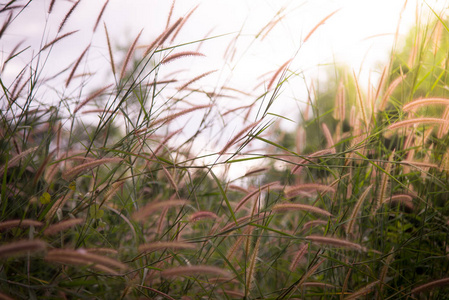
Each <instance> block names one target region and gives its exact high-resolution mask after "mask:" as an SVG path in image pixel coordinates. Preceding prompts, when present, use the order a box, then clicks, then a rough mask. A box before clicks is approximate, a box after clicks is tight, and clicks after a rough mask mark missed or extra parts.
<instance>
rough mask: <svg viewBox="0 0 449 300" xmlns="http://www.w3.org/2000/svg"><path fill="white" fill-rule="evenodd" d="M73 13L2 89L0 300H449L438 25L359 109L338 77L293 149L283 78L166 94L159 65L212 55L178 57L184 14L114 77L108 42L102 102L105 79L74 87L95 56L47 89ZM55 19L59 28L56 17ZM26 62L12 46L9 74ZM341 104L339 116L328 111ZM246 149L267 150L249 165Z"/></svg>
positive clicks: (11, 12) (354, 85) (351, 84)
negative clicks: (245, 167)
mask: <svg viewBox="0 0 449 300" xmlns="http://www.w3.org/2000/svg"><path fill="white" fill-rule="evenodd" d="M14 2H16V1H12V2H9V4H6V5H4V6H3V7H2V9H1V10H0V15H4V16H8V17H7V18H6V19H5V22H4V24H3V25H2V29H1V34H7V32H8V26H10V24H11V23H12V22H14V17H15V16H17V15H18V14H20V13H21V12H23V10H26V9H27V7H26V6H23V7H22V6H21V5H20V4H17V5H16V3H14ZM79 3H80V1H77V2H74V3H73V4H72V6H71V7H69V9H68V11H67V12H66V14H65V15H64V16H62V21H61V23H59V27H58V28H57V31H58V34H57V35H56V36H55V37H53V38H49V41H47V40H44V41H43V42H42V45H41V46H40V47H39V49H37V52H36V53H34V54H33V55H34V56H32V59H31V61H30V62H29V63H28V64H26V65H25V67H24V68H23V69H22V70H21V71H19V72H18V73H17V75H16V77H15V79H14V80H13V81H12V83H11V84H7V83H6V82H5V81H4V80H1V82H0V83H1V84H2V90H3V94H2V96H1V114H0V116H1V119H0V120H1V123H2V125H1V127H0V136H1V138H0V149H1V150H0V176H1V177H0V178H1V190H0V196H1V202H0V210H1V218H0V231H1V242H0V243H1V245H0V259H1V263H2V264H1V267H0V297H2V298H5V299H9V298H12V299H55V298H56V299H84V298H86V299H122V298H123V299H145V298H149V299H152V298H155V299H164V298H165V299H199V298H210V299H241V298H245V299H295V298H296V299H298V298H299V299H356V298H360V297H365V298H367V299H372V298H376V299H426V298H433V299H444V298H447V296H446V295H447V291H448V290H447V288H446V286H447V284H448V282H449V280H448V279H447V271H448V268H449V263H448V260H447V255H448V250H447V249H448V248H447V241H448V233H449V225H448V224H449V219H448V217H447V214H448V212H449V210H448V205H447V198H448V195H449V194H448V192H447V191H448V190H449V185H448V182H447V174H448V169H449V163H448V161H449V153H448V147H447V136H448V130H447V123H448V121H447V109H441V107H442V106H447V103H449V100H448V99H449V97H448V95H447V85H446V84H447V66H446V63H447V61H448V57H447V53H448V52H447V49H449V46H448V44H447V43H448V41H449V40H448V37H449V30H447V27H446V26H443V25H444V23H443V20H442V19H441V18H440V17H439V16H438V15H436V16H435V17H436V18H435V20H436V21H433V22H430V23H429V24H426V25H425V26H422V27H418V28H417V30H416V32H414V34H415V36H419V37H420V38H416V39H415V42H414V43H413V44H412V47H413V49H415V50H414V52H413V57H410V58H409V57H407V59H404V55H405V54H406V53H410V51H408V50H410V49H407V47H406V49H404V51H403V53H401V51H397V52H396V51H393V54H392V56H391V63H390V67H386V68H385V71H384V73H383V75H382V76H381V78H380V82H379V83H378V84H375V85H372V84H370V85H369V89H370V90H369V91H368V92H366V94H365V92H364V91H363V90H362V88H361V86H362V85H361V84H360V83H359V82H358V79H357V78H356V77H355V74H353V75H352V76H346V77H345V76H338V78H335V82H334V83H335V84H333V83H332V82H330V83H329V84H328V86H330V87H331V88H330V89H329V90H327V91H321V90H318V91H316V99H315V102H312V101H310V103H309V106H308V107H307V110H309V107H312V108H313V113H309V112H308V111H305V112H304V113H303V116H307V117H304V119H303V121H302V123H301V125H300V126H301V127H300V129H298V134H296V133H283V137H284V138H283V139H279V140H277V139H276V137H275V136H274V135H270V129H271V128H270V125H271V124H272V123H273V121H272V120H271V119H269V117H268V116H270V114H269V113H270V111H269V110H270V106H271V105H272V104H273V102H274V101H275V99H276V98H277V97H278V96H279V93H280V88H281V87H282V85H283V84H284V83H286V82H288V79H289V78H290V77H291V76H293V75H291V74H293V73H294V72H291V70H289V66H290V62H291V61H290V60H289V61H287V62H286V63H285V64H284V65H282V66H281V67H280V68H278V69H277V70H276V71H274V73H273V76H272V77H271V78H270V79H269V80H268V81H267V82H266V84H267V87H268V88H267V91H265V92H264V93H263V94H262V95H252V94H251V93H250V92H248V91H240V90H237V89H235V88H233V87H229V86H218V87H212V88H210V87H209V86H206V85H204V86H203V85H202V82H203V79H204V78H205V77H206V76H214V75H216V74H215V73H213V71H207V72H203V73H199V74H198V75H195V76H193V77H192V78H187V79H185V78H181V77H180V76H176V74H173V75H170V74H169V75H168V77H162V78H160V75H159V74H163V70H164V69H163V68H165V67H166V66H167V65H170V66H173V65H176V64H178V63H179V64H182V61H183V60H184V59H202V58H203V56H207V53H202V52H199V51H197V49H195V48H196V47H197V46H198V43H203V42H207V41H206V40H203V41H200V42H192V43H187V44H182V45H180V44H177V39H176V36H178V34H182V27H183V26H184V25H185V24H186V22H188V19H190V18H191V17H192V18H193V17H194V11H195V9H196V8H194V9H192V10H191V11H189V12H186V14H185V16H184V17H183V18H179V19H177V20H175V21H173V18H172V17H173V16H172V14H173V10H174V9H176V5H175V4H173V5H172V8H171V10H170V13H169V17H168V18H167V21H166V26H165V30H164V31H163V32H161V33H159V35H158V36H157V37H156V38H155V39H154V40H153V41H150V42H149V43H148V44H146V43H147V42H148V41H146V42H143V41H142V36H141V33H139V34H138V35H137V36H135V37H133V38H132V41H131V42H130V46H129V47H127V48H126V50H124V51H123V52H124V53H123V55H122V57H123V59H122V61H121V63H118V64H117V63H116V61H120V60H119V59H118V57H119V56H120V55H118V50H114V48H113V46H112V45H113V43H112V42H111V40H110V38H109V34H108V32H107V24H104V26H103V29H104V30H105V36H106V40H105V42H104V43H105V45H104V49H106V50H107V52H106V53H105V55H104V57H106V58H107V59H108V61H109V66H107V68H108V69H110V70H111V71H112V75H113V76H112V78H111V81H110V82H106V83H104V84H103V85H102V86H101V87H97V88H96V89H94V90H92V91H85V89H84V85H85V84H87V82H89V81H90V80H92V77H94V76H95V74H87V73H86V74H85V73H81V72H82V71H81V69H82V66H83V63H84V62H85V60H86V59H87V57H88V55H89V51H90V48H91V47H92V46H89V47H86V48H84V49H85V50H84V49H83V52H82V53H81V55H79V56H78V57H77V58H76V60H74V61H73V63H72V64H71V65H70V66H69V67H65V68H64V69H61V70H60V72H59V73H57V74H56V75H55V76H53V77H51V78H49V77H45V72H43V70H45V63H44V64H42V63H40V61H45V59H47V58H48V57H49V56H50V55H51V52H49V51H50V49H52V50H51V51H56V49H57V48H56V47H57V45H58V43H60V42H61V41H63V40H67V39H70V38H72V37H74V35H75V33H76V32H74V31H69V32H67V33H65V28H66V26H67V22H69V21H70V18H71V17H72V16H73V14H76V12H77V10H76V9H77V6H78V5H79ZM173 3H175V2H173ZM48 5H49V7H48V14H49V15H51V14H52V13H54V5H57V3H56V4H55V1H51V2H50V3H49V4H48ZM107 5H108V1H105V4H104V5H103V6H102V9H101V11H100V12H99V15H98V17H97V18H96V19H95V20H93V21H94V23H95V25H94V27H93V31H94V32H98V31H99V30H100V28H102V27H101V26H99V24H100V22H101V18H102V16H103V14H104V13H105V11H107ZM333 14H334V13H333ZM333 14H331V15H329V16H327V17H326V18H325V19H323V20H322V21H321V22H319V23H318V24H317V25H316V26H315V27H313V29H312V30H311V31H310V33H309V34H308V35H306V37H305V39H304V42H306V41H307V40H308V39H310V37H311V36H312V35H313V33H314V32H315V31H316V30H317V28H318V27H320V26H321V25H323V24H324V22H325V21H326V20H328V19H329V18H331V17H332V15H333ZM277 22H278V20H277V19H273V21H272V22H271V23H269V24H272V25H270V26H275V25H276V24H277ZM442 24H443V25H442ZM264 30H265V29H264ZM264 30H262V31H264ZM268 30H270V29H268ZM412 34H413V33H412ZM264 37H265V35H261V34H259V35H256V36H255V39H263V38H264ZM232 45H234V44H232ZM232 45H231V48H232ZM186 47H187V48H189V47H190V48H191V49H190V48H189V49H186ZM408 47H410V45H409V46H408ZM26 49H27V45H21V44H19V45H18V46H17V47H15V48H14V49H13V51H12V52H11V53H8V54H7V56H6V57H7V59H5V60H4V61H3V65H2V69H5V68H7V67H8V66H7V64H8V63H11V62H13V61H14V60H15V59H19V57H22V56H20V55H19V54H20V53H21V52H23V51H26ZM416 57H420V59H417V58H416ZM37 61H39V63H36V62H37ZM405 62H407V63H405ZM118 70H120V72H118ZM336 73H337V74H338V72H336ZM177 74H179V72H178V73H177ZM349 74H350V73H349ZM55 83H59V85H56V84H55ZM52 84H55V86H60V87H62V90H57V88H56V87H55V89H56V91H57V92H58V95H59V96H60V97H61V98H60V99H59V101H57V102H56V103H46V102H45V101H41V100H39V99H40V97H41V90H42V89H45V88H46V86H48V85H52ZM74 86H76V87H74ZM374 86H376V88H375V87H374ZM73 87H74V90H75V93H69V92H68V91H69V89H70V88H73ZM311 92H312V91H311ZM236 95H238V96H242V95H245V96H246V97H254V99H255V100H254V101H253V102H252V104H251V105H240V106H238V107H235V108H231V109H228V110H227V111H221V110H220V109H219V108H220V105H219V103H218V99H222V98H224V97H234V96H236ZM329 95H331V97H329ZM312 98H315V95H314V97H312V96H311V97H310V99H312ZM198 99H200V100H198ZM329 103H331V104H330V105H331V106H332V105H334V103H335V107H333V108H332V109H331V110H324V111H321V109H322V108H323V107H324V108H326V106H327V105H329ZM351 106H352V107H353V108H351ZM257 110H259V112H258V113H257ZM349 111H350V112H351V113H349ZM271 116H272V114H271ZM238 118H240V119H239V120H243V122H242V123H243V126H242V129H241V130H238V131H237V132H236V133H234V135H233V136H232V137H229V138H228V139H227V140H226V141H225V142H224V143H222V144H219V143H218V142H216V143H217V147H215V149H214V151H213V152H212V153H208V154H206V155H204V156H201V155H202V154H198V152H196V151H195V149H196V147H197V144H195V143H197V141H198V139H199V137H200V136H201V135H202V134H204V133H207V132H214V131H211V128H212V127H214V126H216V125H217V122H216V121H217V120H219V121H220V122H222V123H223V124H227V123H229V122H232V121H234V120H236V119H238ZM88 120H95V123H91V122H90V121H88ZM218 123H219V122H218ZM192 128H194V129H192ZM222 130H223V131H220V133H219V135H220V134H222V133H223V132H225V128H224V129H222ZM281 136H282V135H281ZM292 136H293V138H291V137H292ZM210 138H211V139H213V140H214V142H215V141H219V140H220V138H221V136H220V137H218V138H217V137H216V136H210ZM254 141H257V142H258V144H259V145H260V144H262V145H264V146H266V148H265V149H264V151H260V150H253V151H250V150H247V149H249V147H248V146H249V145H250V144H251V143H253V142H254ZM304 142H305V143H306V144H305V145H302V144H301V143H304ZM206 159H207V160H209V161H212V163H205V161H206ZM250 160H251V161H252V160H259V161H260V162H263V163H261V165H260V166H259V167H258V168H256V169H255V170H252V171H249V172H247V173H246V174H245V176H244V179H245V180H242V181H230V180H228V179H227V177H226V176H222V175H220V174H218V171H217V169H218V168H220V169H224V170H226V169H228V168H229V167H231V166H239V165H240V164H244V163H245V162H248V161H250ZM265 163H266V165H263V164H265ZM275 163H282V164H283V165H284V166H286V168H285V169H284V170H282V171H279V170H278V169H276V168H275V167H274V164H275ZM243 183H246V185H243Z"/></svg>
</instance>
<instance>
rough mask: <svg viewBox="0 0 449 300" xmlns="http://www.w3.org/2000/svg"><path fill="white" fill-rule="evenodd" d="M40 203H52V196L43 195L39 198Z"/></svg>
mask: <svg viewBox="0 0 449 300" xmlns="http://www.w3.org/2000/svg"><path fill="white" fill-rule="evenodd" d="M39 202H40V203H41V204H48V203H50V202H51V195H50V194H49V193H47V192H45V193H43V194H42V196H40V198H39Z"/></svg>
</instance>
